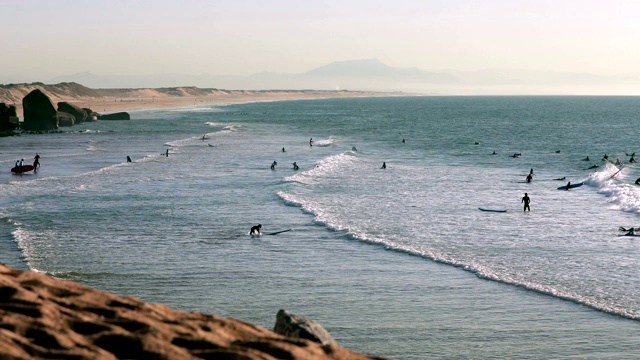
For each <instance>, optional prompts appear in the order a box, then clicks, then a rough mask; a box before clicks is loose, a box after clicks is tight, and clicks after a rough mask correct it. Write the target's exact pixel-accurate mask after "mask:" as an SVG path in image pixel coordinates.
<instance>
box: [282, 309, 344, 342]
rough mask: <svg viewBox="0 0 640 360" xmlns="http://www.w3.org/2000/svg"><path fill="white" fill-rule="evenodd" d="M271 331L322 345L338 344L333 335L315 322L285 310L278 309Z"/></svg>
mask: <svg viewBox="0 0 640 360" xmlns="http://www.w3.org/2000/svg"><path fill="white" fill-rule="evenodd" d="M273 332H275V333H276V334H280V335H284V336H288V337H292V338H296V339H307V340H311V341H313V342H317V343H319V344H322V345H329V344H336V345H337V344H338V343H337V342H336V340H335V339H334V338H333V336H331V334H329V332H328V331H327V330H325V328H323V327H322V326H321V325H320V324H318V323H317V322H315V321H313V320H309V319H307V318H304V317H302V316H300V315H295V314H291V313H289V312H288V311H286V310H280V311H278V314H277V315H276V325H275V326H274V328H273Z"/></svg>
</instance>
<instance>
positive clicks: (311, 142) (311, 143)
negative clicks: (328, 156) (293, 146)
mask: <svg viewBox="0 0 640 360" xmlns="http://www.w3.org/2000/svg"><path fill="white" fill-rule="evenodd" d="M309 146H313V138H311V139H309Z"/></svg>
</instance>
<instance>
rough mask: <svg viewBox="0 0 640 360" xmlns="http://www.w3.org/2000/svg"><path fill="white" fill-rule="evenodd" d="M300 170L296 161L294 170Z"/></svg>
mask: <svg viewBox="0 0 640 360" xmlns="http://www.w3.org/2000/svg"><path fill="white" fill-rule="evenodd" d="M298 169H300V168H299V167H298V164H296V162H295V161H294V162H293V170H298Z"/></svg>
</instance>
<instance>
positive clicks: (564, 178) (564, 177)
mask: <svg viewBox="0 0 640 360" xmlns="http://www.w3.org/2000/svg"><path fill="white" fill-rule="evenodd" d="M553 180H567V177H566V176H563V177H561V178H557V179H553Z"/></svg>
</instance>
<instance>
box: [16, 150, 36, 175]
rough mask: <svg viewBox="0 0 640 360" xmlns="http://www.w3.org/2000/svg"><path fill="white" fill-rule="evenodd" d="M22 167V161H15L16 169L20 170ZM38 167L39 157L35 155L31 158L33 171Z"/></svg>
mask: <svg viewBox="0 0 640 360" xmlns="http://www.w3.org/2000/svg"><path fill="white" fill-rule="evenodd" d="M23 166H24V159H20V160H18V161H16V164H15V167H16V168H18V167H19V168H21V167H23ZM38 167H40V155H38V153H36V156H34V157H33V170H34V171H36V170H37V169H38Z"/></svg>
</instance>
